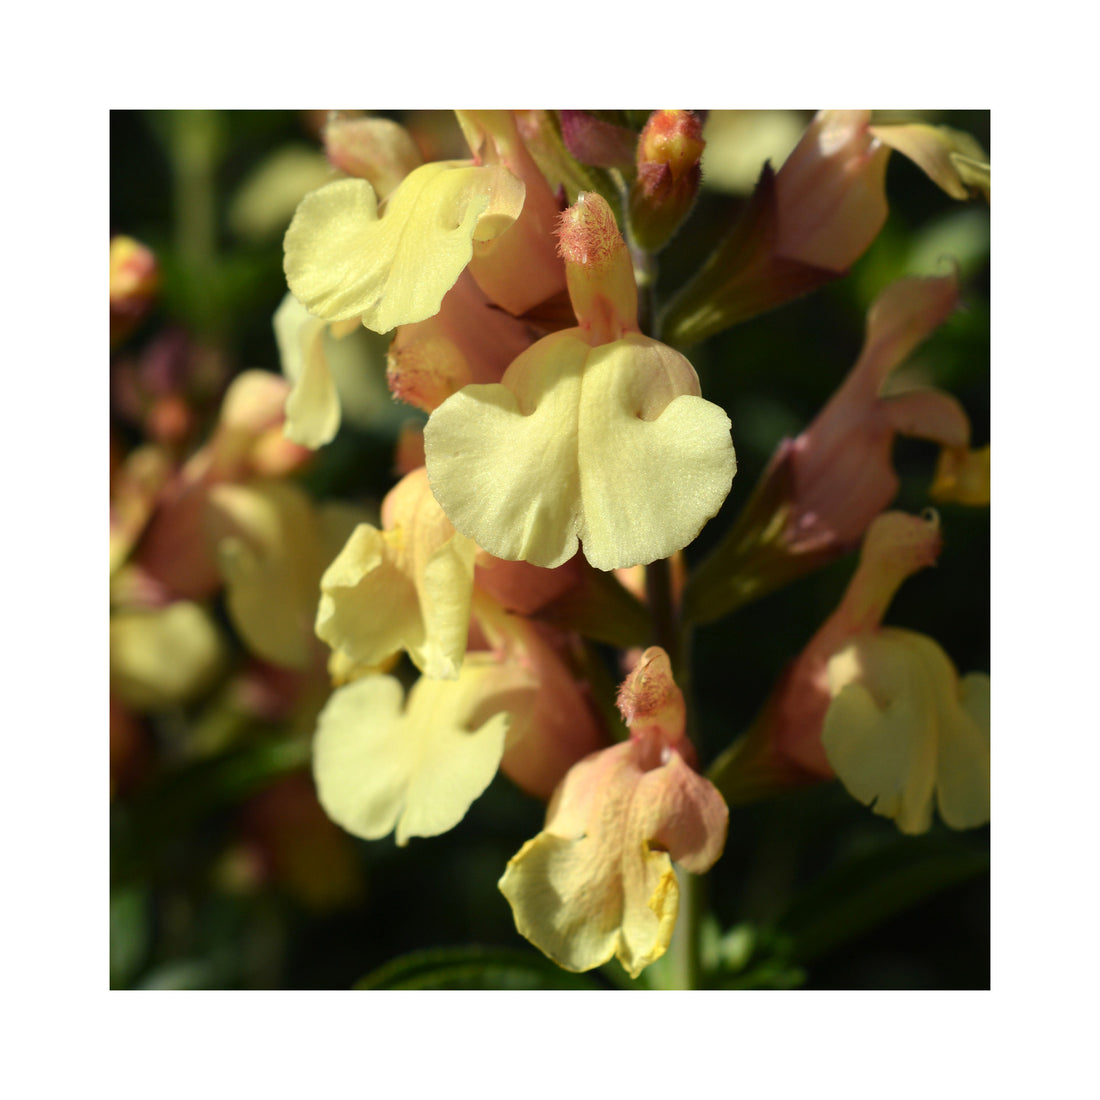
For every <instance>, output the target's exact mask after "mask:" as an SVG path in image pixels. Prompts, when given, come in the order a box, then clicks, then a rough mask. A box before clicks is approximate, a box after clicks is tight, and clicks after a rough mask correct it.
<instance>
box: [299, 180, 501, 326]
mask: <svg viewBox="0 0 1100 1100" xmlns="http://www.w3.org/2000/svg"><path fill="white" fill-rule="evenodd" d="M522 206H523V184H522V183H520V182H519V180H517V179H516V178H515V177H514V176H512V175H511V174H510V173H509V172H508V171H507V169H505V168H502V167H499V166H484V167H473V166H471V165H468V164H466V163H464V162H454V161H440V162H437V163H433V164H425V165H423V166H421V167H420V168H417V169H415V170H414V171H413V172H411V173H410V174H409V175H408V176H407V177H406V178H405V179H404V180H403V181H402V183H401V184H400V186H399V187H398V188H397V189H396V190H395V191H394V192H393V194H392V195H390V197H389V199H388V200H387V202H386V206H385V209H384V210H383V212H382V213H381V214H379V212H378V206H377V201H376V198H375V194H374V191H373V189H372V188H371V186H370V184H369V183H367V182H366V181H365V180H359V179H347V180H338V181H336V182H335V183H330V184H329V185H328V186H326V187H322V188H320V189H319V190H317V191H314V192H312V193H311V194H309V195H307V196H306V197H305V198H304V199H303V200H302V202H301V204H300V205H299V207H298V210H297V212H296V213H295V215H294V220H293V221H292V222H291V224H290V228H289V229H288V230H287V234H286V240H285V242H284V247H285V252H286V256H285V262H284V269H285V271H286V276H287V283H288V285H289V287H290V290H291V293H292V294H293V295H294V296H295V297H296V298H297V299H298V300H299V301H300V302H302V303H303V304H304V305H305V307H306V308H307V309H308V310H309V311H310V312H311V313H314V314H316V315H317V316H318V317H322V318H324V319H325V320H327V321H337V320H344V319H347V318H350V317H355V316H361V317H362V321H363V324H364V325H366V326H367V328H369V329H372V330H373V331H375V332H389V331H390V329H393V328H396V327H397V326H398V325H406V324H412V323H413V322H416V321H423V320H424V319H425V318H427V317H431V316H432V315H433V314H435V313H437V312H438V311H439V306H440V303H441V302H442V300H443V295H444V294H446V293H447V291H448V290H449V289H450V288H451V287H452V286H453V285H454V283H455V280H456V279H457V278H458V276H459V275H460V274H461V272H462V270H463V268H464V267H465V266H466V265H467V264H468V263H469V262H470V257H471V256H472V255H473V242H474V241H475V240H491V239H492V238H494V237H496V236H497V235H498V234H500V233H502V232H504V230H505V229H507V228H508V226H510V225H511V223H512V222H513V221H514V220H515V218H516V217H517V216H518V214H519V212H520V210H521V209H522Z"/></svg>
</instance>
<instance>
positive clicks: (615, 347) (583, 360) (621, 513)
mask: <svg viewBox="0 0 1100 1100" xmlns="http://www.w3.org/2000/svg"><path fill="white" fill-rule="evenodd" d="M729 427H730V425H729V419H728V418H727V417H726V415H725V413H724V412H723V411H722V410H721V409H720V408H718V406H716V405H712V404H711V403H710V402H707V401H704V400H703V399H702V398H701V397H699V396H698V381H697V379H695V375H694V371H692V370H691V367H690V364H688V363H687V360H685V359H683V357H682V356H679V355H677V353H675V352H673V351H671V349H668V348H665V347H664V346H663V345H660V344H658V343H657V342H656V341H653V340H649V339H647V338H645V337H642V336H637V335H634V336H630V337H626V338H624V339H622V340H618V341H615V342H614V343H611V344H605V345H601V346H599V347H596V348H592V347H590V346H589V345H588V344H587V343H586V342H585V341H584V340H583V339H582V338H581V336H580V335H579V333H578V331H577V330H567V331H565V332H559V333H555V334H553V335H551V336H548V337H545V338H544V339H543V340H540V341H539V342H538V343H537V344H536V345H534V346H533V347H532V348H531V349H530V350H528V351H527V352H526V353H524V354H523V355H521V356H520V357H519V358H518V359H517V360H516V361H515V362H514V363H513V364H512V366H511V367H509V368H508V371H507V373H506V374H505V376H504V379H503V382H502V384H500V385H489V386H467V387H466V388H465V389H464V390H462V391H460V392H459V393H456V394H455V395H454V396H453V397H451V398H450V399H449V400H447V401H445V402H444V403H443V404H442V405H441V406H440V407H439V408H438V409H436V411H435V412H434V413H433V414H432V417H431V419H430V420H429V421H428V426H427V428H426V429H425V433H424V442H425V455H426V459H427V466H428V475H429V477H430V478H431V482H432V489H433V491H434V493H435V496H436V499H437V500H438V501H439V502H440V504H441V505H442V506H443V510H444V511H445V512H446V513H447V516H448V518H449V519H450V520H451V522H452V523H453V524H454V525H455V527H456V528H457V529H458V530H459V531H461V532H462V533H463V534H465V535H468V536H469V537H470V538H472V539H474V541H475V542H477V543H478V545H480V546H482V547H483V548H484V549H486V550H487V551H489V553H491V554H493V555H494V556H496V557H499V558H505V559H507V560H517V559H523V560H525V561H529V562H531V563H532V564H534V565H539V566H543V567H546V568H554V567H555V566H558V565H561V564H562V563H564V562H565V561H567V560H568V559H569V558H570V557H572V556H573V554H574V553H575V552H576V550H577V545H578V539H580V541H581V542H582V543H583V547H584V554H585V556H586V557H587V558H588V560H589V561H590V562H591V563H592V564H593V565H594V566H596V568H598V569H603V570H610V569H617V568H621V567H624V566H630V565H637V564H642V563H646V562H650V561H655V560H656V559H657V558H662V557H668V556H669V555H671V554H672V553H674V552H675V551H676V550H679V549H681V548H682V547H683V546H685V545H687V543H689V542H691V541H692V539H694V538H695V536H696V535H697V534H698V533H699V531H700V529H701V528H702V526H703V524H704V523H705V522H706V521H707V520H708V519H709V518H710V517H711V516H713V515H714V514H715V513H716V512H717V511H718V509H719V508H720V507H721V504H722V501H723V500H724V499H725V497H726V494H727V493H728V492H729V488H730V484H731V481H732V478H733V474H734V470H735V467H736V463H735V460H734V454H733V446H732V443H731V441H730V436H729Z"/></svg>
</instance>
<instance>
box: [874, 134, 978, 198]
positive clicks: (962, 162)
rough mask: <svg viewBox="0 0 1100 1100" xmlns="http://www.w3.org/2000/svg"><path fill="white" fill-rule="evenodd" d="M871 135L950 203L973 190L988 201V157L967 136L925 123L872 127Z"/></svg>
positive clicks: (968, 194)
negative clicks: (909, 163)
mask: <svg viewBox="0 0 1100 1100" xmlns="http://www.w3.org/2000/svg"><path fill="white" fill-rule="evenodd" d="M871 133H872V134H874V135H875V137H877V138H878V139H879V141H881V142H882V143H883V144H885V145H889V146H890V147H891V148H892V149H896V150H897V151H898V152H899V153H901V154H902V155H903V156H906V157H908V158H909V159H910V160H911V161H912V162H913V163H914V164H915V165H917V167H918V168H920V169H921V171H922V172H924V173H925V174H926V175H927V176H928V177H929V179H931V180H932V181H933V182H934V183H935V184H937V185H938V186H939V187H941V188H942V189H943V190H944V191H946V192H947V194H949V195H950V196H951V197H952V198H953V199H968V198H970V191H969V190H968V188H971V187H972V188H974V189H975V190H977V191H980V192H981V193H982V194H984V195H985V197H986V199H987V200H988V198H989V157H988V156H986V153H985V150H984V149H982V147H981V146H980V145H979V144H978V142H977V141H976V140H975V139H974V138H973V137H971V135H970V134H967V133H965V132H963V131H962V130H953V129H951V128H950V127H948V126H931V125H929V124H928V123H925V122H914V123H904V124H893V125H885V126H872V127H871Z"/></svg>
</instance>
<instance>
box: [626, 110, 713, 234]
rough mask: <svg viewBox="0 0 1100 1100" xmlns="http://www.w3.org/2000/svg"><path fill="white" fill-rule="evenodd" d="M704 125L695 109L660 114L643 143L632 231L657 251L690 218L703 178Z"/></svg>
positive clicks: (632, 202)
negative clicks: (692, 110)
mask: <svg viewBox="0 0 1100 1100" xmlns="http://www.w3.org/2000/svg"><path fill="white" fill-rule="evenodd" d="M705 144H706V143H705V142H704V141H703V127H702V123H701V122H700V121H699V119H698V117H697V116H696V115H694V114H693V113H692V112H691V111H654V112H653V114H652V115H650V117H649V121H648V122H647V123H646V125H645V129H644V130H642V134H641V137H640V139H639V141H638V153H637V168H638V174H637V177H636V178H635V180H634V185H633V186H632V188H631V190H630V228H631V232H632V233H633V235H634V238H635V239H636V240H637V242H638V244H640V245H641V246H642V247H643V248H644V249H646V250H647V251H649V252H656V251H657V250H658V249H659V248H661V247H662V246H663V245H664V244H665V243H666V242H667V241H668V239H669V237H671V236H672V234H673V233H675V232H676V230H677V229H678V228H679V226H680V223H681V222H683V220H684V218H685V217H687V214H688V212H689V211H690V210H691V207H692V204H693V203H694V202H695V196H696V195H697V194H698V192H699V181H700V180H701V179H702V169H701V167H700V160H701V158H702V156H703V147H704V145H705Z"/></svg>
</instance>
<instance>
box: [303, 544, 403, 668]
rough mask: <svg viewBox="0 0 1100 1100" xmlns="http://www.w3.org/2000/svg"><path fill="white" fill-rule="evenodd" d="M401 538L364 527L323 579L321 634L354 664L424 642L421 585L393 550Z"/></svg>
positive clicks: (368, 663)
mask: <svg viewBox="0 0 1100 1100" xmlns="http://www.w3.org/2000/svg"><path fill="white" fill-rule="evenodd" d="M400 538H401V536H400V535H399V534H389V535H387V534H386V533H385V532H382V531H379V530H378V529H377V528H376V527H372V526H371V525H370V524H366V523H364V524H361V525H360V526H359V527H357V528H356V529H355V531H354V532H353V533H352V535H351V537H350V538H349V539H348V541H347V544H346V545H345V546H344V548H343V550H341V551H340V553H339V554H338V555H337V556H336V558H335V560H334V561H333V562H332V564H331V565H330V566H329V567H328V568H327V569H326V570H325V572H324V575H323V576H322V577H321V597H320V602H319V604H318V606H317V620H316V624H315V629H316V632H317V636H318V637H319V638H320V639H321V640H322V641H323V642H325V643H326V644H327V645H329V646H330V647H331V648H332V649H333V650H334V651H335V652H337V653H340V654H341V655H342V656H341V660H342V661H344V662H346V663H348V664H350V665H352V666H358V665H366V666H374V665H379V664H381V663H382V662H383V661H385V660H386V659H387V658H389V657H390V656H392V655H393V654H394V653H398V652H400V651H401V650H402V649H406V648H416V647H420V646H422V645H423V644H424V621H423V618H422V617H421V615H420V606H419V601H418V598H417V593H416V586H415V584H414V583H413V581H412V579H411V578H410V577H409V576H408V575H407V574H406V573H405V572H404V571H403V570H402V569H401V567H400V565H399V563H398V561H397V556H396V554H395V553H394V552H393V549H392V547H393V544H394V543H395V542H398V543H399V542H400Z"/></svg>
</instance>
